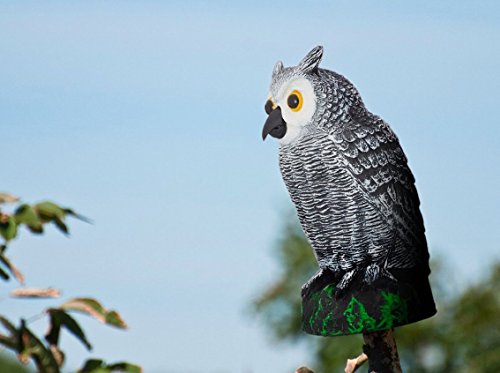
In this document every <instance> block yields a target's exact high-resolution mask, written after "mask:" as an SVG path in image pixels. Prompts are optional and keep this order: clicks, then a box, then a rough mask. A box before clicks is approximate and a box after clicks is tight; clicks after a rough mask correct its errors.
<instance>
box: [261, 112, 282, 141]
mask: <svg viewBox="0 0 500 373" xmlns="http://www.w3.org/2000/svg"><path fill="white" fill-rule="evenodd" d="M285 133H286V123H285V121H284V120H283V117H282V116H281V108H280V107H279V106H278V107H277V108H276V109H274V110H273V111H271V113H270V114H269V116H268V117H267V120H266V123H264V128H263V129H262V140H265V139H266V137H267V135H271V136H272V137H275V138H277V139H281V138H282V137H283V136H285Z"/></svg>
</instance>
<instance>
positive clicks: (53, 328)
mask: <svg viewBox="0 0 500 373" xmlns="http://www.w3.org/2000/svg"><path fill="white" fill-rule="evenodd" d="M47 312H48V314H49V317H50V327H49V331H48V332H47V335H46V336H45V340H46V341H47V342H49V344H51V345H57V344H58V342H59V333H60V330H61V327H63V328H65V329H67V330H68V331H69V332H70V333H71V334H73V335H74V336H75V337H76V338H77V339H78V340H79V341H80V342H82V343H83V344H84V345H85V347H87V349H88V350H91V349H92V345H91V344H90V342H89V341H88V340H87V337H86V336H85V333H84V332H83V330H82V328H81V327H80V325H79V324H78V323H77V322H76V320H75V319H73V318H72V317H71V316H70V315H68V314H67V313H66V312H64V311H63V310H60V309H57V308H49V309H48V310H47Z"/></svg>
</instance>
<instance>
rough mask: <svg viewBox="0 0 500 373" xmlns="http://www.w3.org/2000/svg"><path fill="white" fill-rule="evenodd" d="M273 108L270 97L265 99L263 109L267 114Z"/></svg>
mask: <svg viewBox="0 0 500 373" xmlns="http://www.w3.org/2000/svg"><path fill="white" fill-rule="evenodd" d="M273 109H274V104H273V102H272V101H271V99H269V100H267V101H266V105H264V110H265V111H266V113H267V114H268V115H269V114H271V111H273Z"/></svg>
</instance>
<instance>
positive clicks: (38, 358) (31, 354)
mask: <svg viewBox="0 0 500 373" xmlns="http://www.w3.org/2000/svg"><path fill="white" fill-rule="evenodd" d="M19 334H20V337H19V344H18V350H17V352H18V358H19V360H20V361H21V362H23V363H26V362H27V361H28V359H30V358H31V359H33V361H34V362H35V365H36V366H37V369H38V371H39V372H40V373H60V370H59V365H58V364H57V361H56V359H55V358H54V356H53V355H52V353H51V352H50V351H49V350H48V349H47V348H46V347H45V346H44V344H43V343H42V342H41V341H40V340H39V339H38V338H37V337H36V336H35V335H34V334H33V333H32V332H31V330H29V329H28V328H27V327H26V322H25V321H24V320H21V326H20V328H19Z"/></svg>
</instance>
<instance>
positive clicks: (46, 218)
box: [33, 201, 65, 223]
mask: <svg viewBox="0 0 500 373" xmlns="http://www.w3.org/2000/svg"><path fill="white" fill-rule="evenodd" d="M33 209H34V210H35V211H36V213H37V214H38V216H39V218H40V220H41V221H42V222H43V223H48V222H50V221H52V220H54V218H59V219H60V220H62V219H64V215H65V213H64V209H63V208H62V207H60V206H58V205H56V204H55V203H54V202H50V201H44V202H40V203H37V204H36V205H34V206H33Z"/></svg>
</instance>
